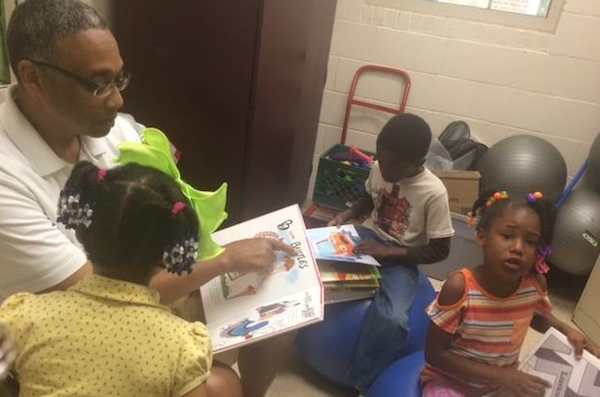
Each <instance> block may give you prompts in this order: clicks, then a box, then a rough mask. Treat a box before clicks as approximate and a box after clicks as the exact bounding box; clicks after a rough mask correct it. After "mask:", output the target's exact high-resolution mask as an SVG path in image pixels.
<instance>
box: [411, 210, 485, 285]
mask: <svg viewBox="0 0 600 397" xmlns="http://www.w3.org/2000/svg"><path fill="white" fill-rule="evenodd" d="M450 215H451V216H452V228H453V229H454V236H452V241H451V243H450V253H449V254H448V257H447V258H446V259H444V260H443V261H441V262H437V263H432V264H430V265H420V266H419V267H420V268H421V270H422V271H423V272H424V273H425V274H426V275H428V276H429V277H433V278H435V279H438V280H445V279H447V278H448V276H450V274H451V273H452V272H453V271H455V270H458V269H461V268H463V267H474V266H477V265H479V264H481V263H483V251H482V250H481V248H480V247H479V246H478V245H477V242H476V241H475V228H474V227H470V226H469V225H467V217H466V216H465V215H460V214H456V213H452V214H450Z"/></svg>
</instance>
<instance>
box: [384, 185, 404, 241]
mask: <svg viewBox="0 0 600 397" xmlns="http://www.w3.org/2000/svg"><path fill="white" fill-rule="evenodd" d="M399 196H400V186H398V185H392V192H391V193H390V192H388V191H387V190H386V189H385V187H383V188H382V189H381V190H380V191H379V206H378V207H377V226H379V227H380V228H381V230H383V231H384V232H386V233H387V234H389V235H390V236H392V237H394V238H395V239H397V240H399V241H402V238H403V237H404V234H405V233H406V226H407V225H408V218H409V216H410V210H411V208H412V206H411V204H410V202H409V201H408V200H407V198H406V197H405V196H402V197H399Z"/></svg>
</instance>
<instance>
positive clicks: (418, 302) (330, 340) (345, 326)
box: [295, 271, 436, 397]
mask: <svg viewBox="0 0 600 397" xmlns="http://www.w3.org/2000/svg"><path fill="white" fill-rule="evenodd" d="M435 295H436V293H435V290H434V289H433V286H432V285H431V282H430V281H429V279H428V278H427V276H425V274H424V273H423V272H421V271H419V280H418V285H417V292H416V295H415V299H414V302H413V306H412V308H411V311H410V314H409V317H410V318H409V326H410V333H409V337H408V340H407V342H406V345H405V347H404V350H403V352H402V357H405V356H407V355H409V354H411V353H414V352H418V351H422V350H423V349H424V348H425V339H426V337H427V330H428V328H429V321H430V320H429V318H428V317H427V315H426V314H425V308H426V307H427V306H428V305H429V304H430V303H431V302H432V301H433V300H434V299H435ZM370 304H371V301H370V300H364V301H355V302H344V303H335V304H329V305H327V306H325V320H324V321H323V322H321V323H319V324H315V325H313V326H310V327H306V328H303V329H301V330H300V331H299V332H298V336H297V337H296V342H295V344H296V347H297V349H298V351H299V353H300V355H301V356H302V357H303V358H304V360H305V361H306V362H307V363H308V365H309V366H310V367H311V368H313V369H314V370H315V371H316V372H317V373H319V374H320V375H321V376H323V377H324V378H325V379H328V380H329V381H331V382H334V383H336V384H338V385H342V386H347V387H348V386H350V385H348V383H347V382H346V381H345V380H344V378H345V376H346V373H347V372H348V369H349V368H350V364H351V362H352V359H353V358H354V350H355V349H356V345H357V344H358V339H359V336H360V331H361V329H362V325H363V322H364V316H365V313H366V311H367V308H368V307H369V305H370ZM422 356H423V353H422V352H421V357H422ZM394 365H396V364H394ZM394 365H392V366H391V367H393V366H394ZM391 367H390V368H391ZM421 367H422V366H421ZM420 369H421V368H419V371H420ZM387 372H388V370H386V371H385V373H387ZM382 376H383V374H382ZM396 376H400V375H398V374H397V375H396ZM400 377H401V378H402V377H404V376H403V375H401V376H400ZM399 381H401V380H400V379H399ZM378 382H379V379H377V380H376V383H378ZM400 395H402V396H408V395H405V394H400ZM369 396H370V397H371V393H369ZM375 396H376V395H373V396H372V397H375Z"/></svg>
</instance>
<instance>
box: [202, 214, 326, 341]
mask: <svg viewBox="0 0 600 397" xmlns="http://www.w3.org/2000/svg"><path fill="white" fill-rule="evenodd" d="M212 237H213V239H214V241H216V242H217V243H218V244H220V245H226V244H228V243H230V242H233V241H237V240H241V239H246V238H252V237H265V238H273V239H277V240H280V241H283V242H284V243H286V244H288V245H290V246H292V247H294V248H296V250H297V254H296V255H295V256H289V255H288V254H286V253H284V252H280V253H278V255H277V259H276V263H275V266H274V267H273V270H272V271H271V272H270V273H269V274H266V275H261V274H258V273H226V274H223V275H221V276H219V277H216V278H214V279H213V280H211V281H210V282H208V283H206V284H205V285H203V286H202V287H201V288H200V293H201V295H202V302H203V306H204V312H205V316H206V326H207V328H208V330H209V332H210V335H211V339H212V344H213V351H214V352H215V353H218V352H221V351H225V350H228V349H231V348H235V347H239V346H241V345H244V344H248V343H252V342H253V341H259V340H262V339H266V338H269V337H270V336H273V335H276V334H278V333H282V332H285V331H288V330H291V329H295V328H299V327H302V326H306V325H309V324H312V323H315V322H318V321H321V320H323V286H322V283H321V279H320V274H319V270H318V268H317V265H316V261H315V259H314V257H313V254H312V252H311V249H310V245H309V242H308V239H307V237H306V229H305V226H304V222H303V219H302V214H301V212H300V208H299V207H298V205H292V206H289V207H286V208H282V209H280V210H278V211H274V212H272V213H269V214H266V215H263V216H260V217H257V218H254V219H251V220H248V221H246V222H242V223H240V224H238V225H234V226H232V227H229V228H226V229H223V230H219V231H217V232H215V233H213V235H212Z"/></svg>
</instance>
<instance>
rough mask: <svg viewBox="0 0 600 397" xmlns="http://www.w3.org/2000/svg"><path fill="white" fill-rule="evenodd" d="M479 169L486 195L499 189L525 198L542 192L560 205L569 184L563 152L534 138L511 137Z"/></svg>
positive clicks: (502, 142)
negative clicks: (528, 194)
mask: <svg viewBox="0 0 600 397" xmlns="http://www.w3.org/2000/svg"><path fill="white" fill-rule="evenodd" d="M477 168H478V170H479V172H480V174H481V189H482V191H483V190H486V189H491V188H496V189H499V190H506V191H508V192H509V194H513V195H521V196H524V195H526V194H527V193H530V192H534V191H540V192H542V193H543V194H544V197H546V198H549V199H551V200H555V201H556V200H558V198H559V197H560V195H561V194H562V191H563V190H564V188H565V184H566V182H567V165H566V163H565V160H564V159H563V157H562V155H561V154H560V152H559V151H558V150H557V149H556V148H555V147H554V146H553V145H552V144H551V143H550V142H548V141H546V140H544V139H542V138H538V137H535V136H531V135H515V136H511V137H509V138H505V139H503V140H501V141H499V142H498V143H496V144H495V145H492V147H491V148H490V149H489V150H488V151H487V152H485V154H484V155H483V156H482V158H481V161H480V162H479V164H478V167H477Z"/></svg>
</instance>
